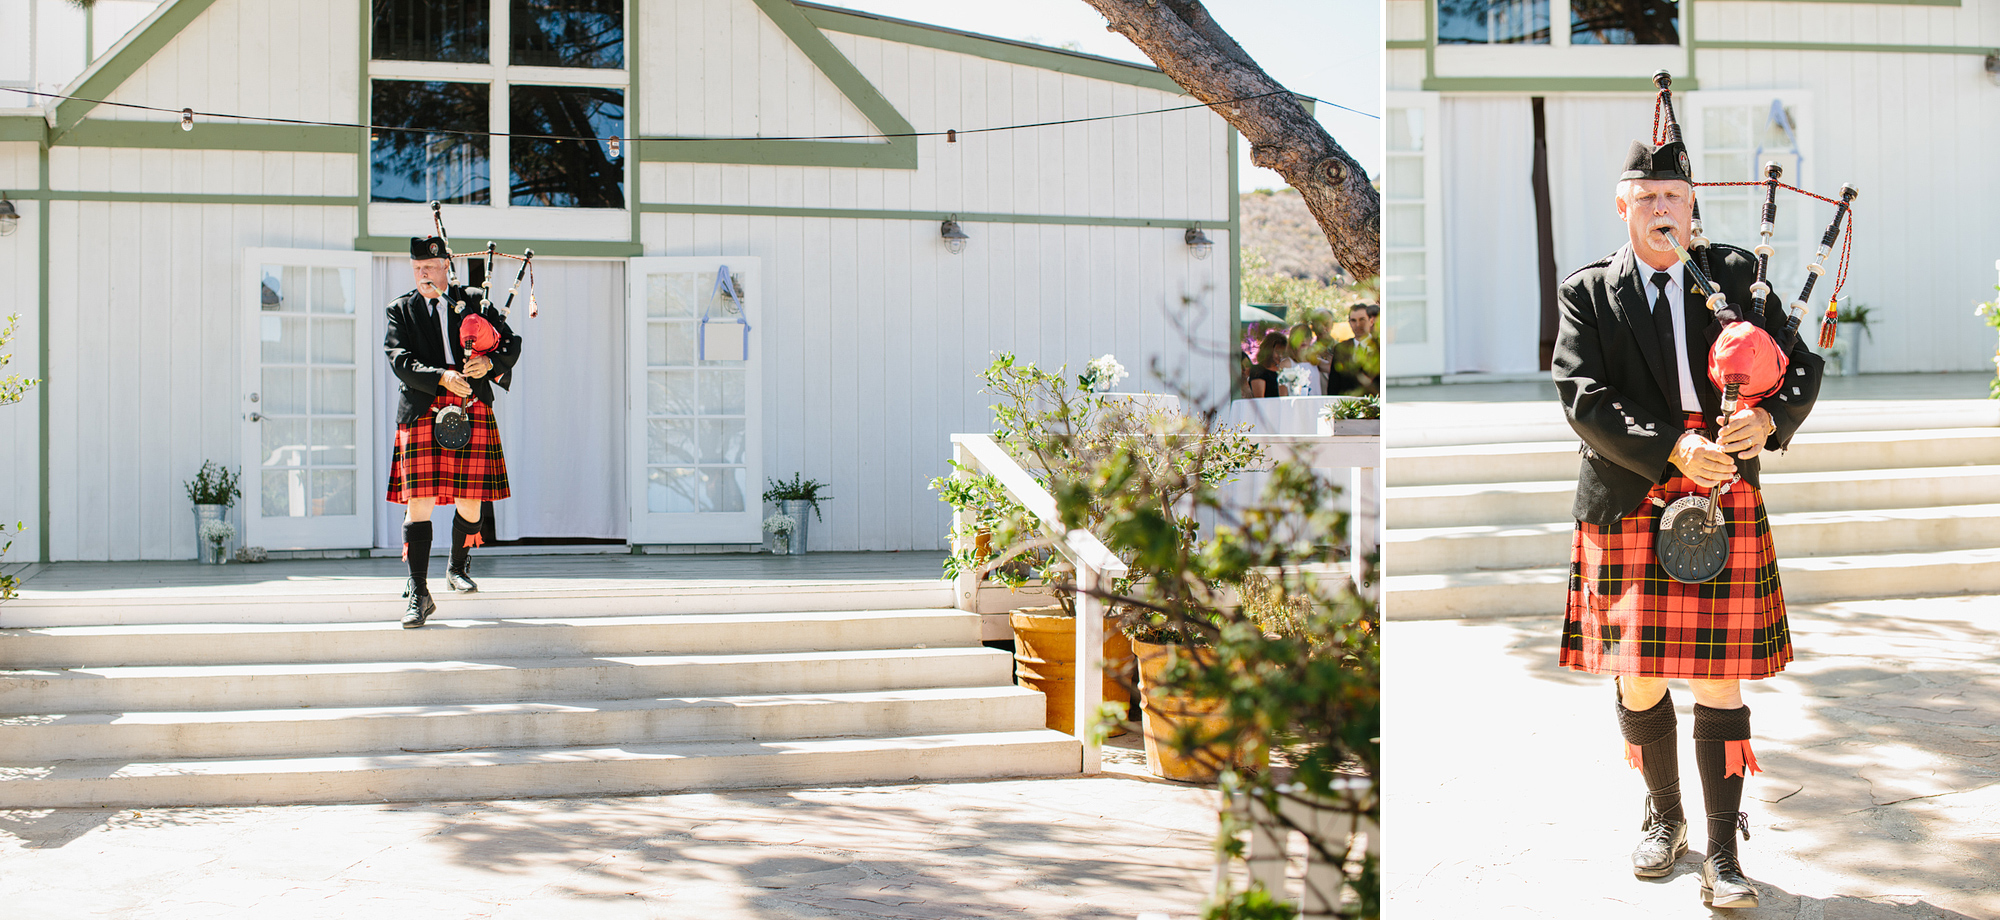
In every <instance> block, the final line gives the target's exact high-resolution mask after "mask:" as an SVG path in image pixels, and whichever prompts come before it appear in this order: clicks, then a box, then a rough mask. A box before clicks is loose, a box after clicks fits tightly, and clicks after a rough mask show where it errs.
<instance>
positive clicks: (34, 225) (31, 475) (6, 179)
mask: <svg viewBox="0 0 2000 920" xmlns="http://www.w3.org/2000/svg"><path fill="white" fill-rule="evenodd" d="M40 184H41V149H40V147H38V146H37V145H35V144H20V143H8V144H0V190H5V191H15V190H19V189H32V188H35V187H37V186H38V185H40ZM12 200H13V201H14V209H15V210H16V211H18V212H20V215H21V222H20V223H19V224H18V225H17V226H16V228H15V231H14V235H12V236H7V237H0V328H4V327H5V326H6V323H7V317H8V316H12V315H19V316H20V318H21V319H20V323H19V325H17V326H16V327H15V328H14V338H13V340H12V341H10V342H8V343H7V344H6V345H5V346H4V347H0V354H8V355H12V356H13V358H12V359H11V360H10V361H9V362H8V364H7V367H6V368H5V369H4V370H0V377H6V376H10V375H13V376H19V377H21V378H22V379H34V378H36V377H42V376H45V375H44V374H43V373H42V368H41V366H40V361H39V356H38V347H37V343H38V341H39V338H40V335H41V333H40V329H41V326H40V309H41V308H40V303H41V300H40V297H41V278H42V266H41V257H40V247H41V242H40V241H41V223H40V217H39V215H40V204H39V203H38V202H35V201H28V200H22V199H19V198H15V199H12ZM39 400H40V395H39V394H38V393H37V392H36V391H33V390H30V391H29V392H28V394H27V396H26V397H25V398H23V399H22V400H21V401H20V402H18V403H15V404H13V405H10V406H0V525H4V526H5V527H6V528H7V533H8V536H9V537H13V538H14V547H13V548H12V549H10V550H8V551H7V555H5V556H0V564H5V563H16V562H32V561H34V560H35V558H36V554H37V551H38V547H39V545H40V540H41V535H40V534H38V533H36V532H35V531H34V529H33V528H34V527H35V526H36V523H37V522H36V518H37V517H38V515H39V511H40V507H41V505H40V502H41V490H42V470H41V457H40V453H39V446H40V443H41V406H40V402H39ZM17 521H26V522H28V525H29V528H30V529H29V531H28V532H27V533H24V534H20V535H18V536H17V535H15V534H14V524H15V522H17ZM5 539H6V538H0V542H4V540H5Z"/></svg>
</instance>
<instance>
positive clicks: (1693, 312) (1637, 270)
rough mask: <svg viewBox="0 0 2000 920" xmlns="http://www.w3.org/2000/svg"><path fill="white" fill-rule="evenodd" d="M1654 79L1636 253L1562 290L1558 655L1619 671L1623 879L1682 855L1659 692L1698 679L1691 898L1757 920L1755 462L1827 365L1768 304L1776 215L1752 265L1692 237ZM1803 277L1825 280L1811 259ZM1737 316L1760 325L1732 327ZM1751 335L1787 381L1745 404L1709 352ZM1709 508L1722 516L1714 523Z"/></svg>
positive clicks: (1770, 669) (1634, 230)
mask: <svg viewBox="0 0 2000 920" xmlns="http://www.w3.org/2000/svg"><path fill="white" fill-rule="evenodd" d="M1655 79H1656V81H1659V83H1660V87H1661V97H1660V98H1661V102H1662V103H1663V104H1664V105H1665V106H1666V107H1667V116H1668V117H1667V122H1668V126H1669V128H1670V132H1669V135H1668V137H1666V138H1665V139H1664V142H1662V140H1663V139H1662V138H1661V137H1659V136H1655V137H1654V138H1653V142H1652V143H1647V142H1643V141H1634V142H1633V144H1632V147H1631V150H1630V152H1629V154H1628V155H1627V157H1626V160H1625V163H1624V171H1623V173H1622V174H1621V175H1620V177H1619V181H1618V185H1617V200H1616V203H1615V207H1616V209H1617V212H1618V216H1619V218H1620V219H1621V220H1623V221H1624V222H1625V225H1626V230H1627V235H1628V240H1627V242H1626V244H1625V245H1624V246H1622V247H1621V248H1620V249H1619V250H1618V251H1617V252H1615V253H1612V254H1611V255H1610V256H1607V257H1605V258H1603V259H1600V260H1598V261H1597V262H1594V263H1592V264H1590V265H1587V266H1585V267H1584V268H1582V269H1580V270H1578V271H1577V272H1576V273H1575V274H1573V275H1571V276H1570V277H1569V278H1568V279H1567V280H1566V281H1564V282H1563V284H1562V286H1561V288H1560V291H1559V303H1560V325H1559V331H1558V334H1557V340H1556V346H1555V352H1554V357H1553V361H1552V365H1553V373H1554V377H1555V382H1556V386H1557V389H1558V390H1559V391H1560V394H1561V397H1562V402H1563V411H1564V413H1565V415H1566V416H1567V418H1568V419H1569V422H1570V425H1571V427H1572V428H1573V429H1575V431H1576V433H1577V435H1578V436H1579V437H1580V438H1581V439H1582V441H1583V446H1582V454H1583V459H1582V464H1581V470H1580V472H1579V475H1578V479H1577V489H1576V500H1575V505H1574V508H1573V514H1574V516H1575V518H1576V522H1577V523H1576V530H1575V533H1574V536H1573V539H1572V544H1571V556H1570V578H1569V591H1568V601H1567V604H1566V609H1565V613H1564V623H1563V635H1562V647H1561V651H1560V653H1559V654H1560V662H1561V664H1562V665H1563V666H1564V667H1567V668H1572V669H1576V670H1580V671H1588V672H1591V673H1598V674H1611V675H1615V677H1614V680H1615V683H1616V688H1617V694H1616V696H1617V699H1616V702H1615V705H1616V708H1617V717H1618V725H1619V729H1620V732H1621V734H1622V735H1623V737H1624V740H1625V755H1626V759H1627V762H1628V763H1629V764H1630V765H1631V766H1633V767H1635V768H1637V769H1638V770H1639V771H1640V773H1641V775H1642V777H1643V778H1644V780H1645V785H1646V792H1647V794H1646V802H1645V809H1644V816H1643V818H1642V823H1641V833H1642V836H1641V839H1640V842H1639V844H1638V846H1637V848H1636V849H1635V850H1634V851H1633V854H1632V871H1633V873H1634V874H1635V875H1638V876H1640V877H1643V878H1658V877H1663V876H1666V875H1669V874H1670V873H1672V871H1673V867H1674V863H1675V860H1676V859H1677V858H1678V857H1679V856H1680V855H1681V854H1682V853H1684V852H1686V851H1687V848H1688V820H1687V817H1686V813H1685V810H1684V809H1683V807H1682V804H1681V789H1680V777H1679V769H1680V768H1679V760H1678V753H1677V749H1676V739H1675V735H1676V720H1677V717H1676V715H1675V710H1674V704H1673V698H1672V696H1671V695H1670V693H1669V692H1668V689H1667V680H1668V679H1669V678H1683V679H1686V680H1687V681H1688V682H1689V685H1690V689H1691V690H1692V691H1693V695H1694V702H1695V705H1694V729H1693V738H1694V746H1695V764H1696V770H1697V773H1698V774H1699V776H1700V779H1701V786H1702V814H1703V815H1704V817H1705V827H1706V833H1707V849H1706V853H1705V858H1704V859H1703V861H1702V865H1701V869H1700V872H1701V894H1702V900H1703V902H1704V903H1706V904H1709V905H1711V906H1713V907H1717V908H1743V907H1755V906H1756V905H1757V889H1756V887H1755V886H1754V885H1752V884H1751V883H1750V882H1749V880H1748V879H1747V878H1745V876H1744V873H1743V869H1742V863H1741V861H1740V859H1739V856H1738V852H1737V846H1736V834H1737V833H1738V832H1739V831H1740V832H1741V833H1742V835H1743V838H1744V839H1746V840H1747V839H1748V837H1749V823H1748V818H1747V816H1746V815H1745V814H1744V813H1743V812H1742V811H1741V810H1740V808H1741V804H1742V796H1743V783H1744V780H1745V779H1746V777H1747V776H1748V775H1749V774H1751V773H1755V772H1758V766H1757V762H1756V756H1755V754H1754V752H1753V751H1752V750H1751V746H1750V737H1751V734H1750V710H1749V708H1748V707H1747V706H1745V705H1744V702H1743V695H1742V685H1741V682H1742V681H1745V680H1759V679H1762V678H1766V677H1770V676H1771V675H1773V674H1776V673H1778V672H1779V671H1780V670H1782V669H1783V668H1784V667H1785V665H1786V663H1787V662H1790V661H1791V660H1792V655H1793V652H1792V641H1791V634H1790V631H1789V628H1788V625H1787V622H1786V617H1785V600H1784V593H1783V590H1782V588H1781V587H1780V585H1779V580H1778V563H1777V554H1776V550H1775V548H1774V547H1773V545H1772V541H1771V528H1770V524H1769V522H1768V520H1767V519H1766V516H1765V511H1764V501H1763V497H1762V493H1761V492H1760V491H1759V488H1758V462H1757V456H1758V454H1760V453H1762V452H1764V451H1767V450H1781V449H1783V448H1784V447H1785V446H1786V445H1787V444H1789V443H1790V441H1791V439H1792V436H1793V435H1794V434H1795V433H1796V432H1798V430H1799V428H1800V426H1801V425H1803V424H1804V423H1805V421H1806V417H1807V415H1808V414H1809V413H1810V412H1811V411H1812V408H1813V404H1814V402H1815V401H1816V400H1817V398H1818V395H1819V387H1820V380H1821V374H1822V371H1823V362H1822V360H1821V358H1820V357H1819V356H1818V355H1815V354H1813V353H1812V352H1811V351H1810V350H1809V349H1807V347H1806V345H1805V343H1804V342H1802V341H1799V340H1798V339H1797V338H1796V336H1795V331H1796V329H1797V326H1796V320H1794V321H1793V323H1792V324H1791V325H1790V327H1789V328H1788V325H1787V322H1786V316H1785V313H1784V311H1783V310H1781V309H1772V310H1769V311H1765V310H1763V309H1762V307H1763V303H1764V301H1765V299H1766V298H1767V297H1768V293H1769V285H1768V283H1767V281H1766V277H1765V271H1766V267H1767V264H1768V257H1769V250H1770V247H1769V233H1770V219H1771V218H1770V215H1771V213H1772V209H1771V208H1770V207H1769V206H1767V208H1766V211H1765V213H1766V222H1765V226H1764V232H1765V238H1764V245H1760V246H1759V247H1758V251H1757V252H1756V253H1754V254H1753V253H1752V252H1750V251H1747V250H1744V249H1740V248H1737V247H1734V246H1725V245H1722V244H1719V243H1715V244H1711V243H1708V242H1707V240H1705V239H1703V238H1702V237H1701V231H1700V222H1699V209H1698V207H1697V204H1696V199H1695V184H1694V179H1693V177H1692V175H1691V174H1690V171H1689V168H1688V158H1687V151H1686V148H1685V147H1684V146H1683V145H1682V143H1681V141H1680V137H1679V128H1678V126H1677V125H1676V124H1674V122H1673V116H1672V107H1671V97H1670V95H1669V94H1668V91H1667V83H1666V80H1665V75H1664V74H1662V75H1660V76H1658V77H1656V78H1655ZM1771 169H1772V171H1773V172H1772V176H1773V178H1772V180H1771V181H1772V182H1773V183H1775V181H1776V180H1775V175H1776V172H1775V170H1776V167H1775V166H1774V167H1772V168H1771ZM1848 198H1849V200H1851V198H1852V196H1851V195H1850V196H1848ZM1844 211H1845V206H1844V205H1842V212H1843V213H1844ZM1689 247H1692V248H1696V249H1697V251H1700V252H1702V253H1703V257H1702V259H1701V261H1704V262H1706V263H1707V264H1706V266H1705V268H1704V267H1701V266H1698V265H1697V264H1696V263H1695V262H1694V261H1692V260H1690V258H1689V256H1688V254H1687V249H1688V248H1689ZM1821 260H1822V261H1823V260H1824V256H1823V255H1822V257H1821ZM1813 268H1814V270H1815V277H1816V276H1817V273H1818V271H1819V270H1820V265H1819V263H1818V262H1816V263H1815V264H1814V266H1813ZM1810 290H1811V289H1810V287H1808V288H1807V291H1806V293H1804V294H1802V295H1801V296H1800V300H1801V301H1804V300H1806V299H1808V298H1809V297H1810ZM1745 305H1754V307H1755V309H1752V310H1744V309H1742V308H1743V307H1744V306H1745ZM1793 306H1794V308H1796V309H1803V308H1802V307H1801V306H1800V305H1799V304H1797V303H1795V304H1793ZM1744 322H1747V323H1752V324H1755V328H1754V329H1753V328H1750V327H1744V328H1741V329H1736V328H1734V327H1735V326H1737V325H1739V324H1741V323H1744ZM1725 326H1729V327H1731V329H1732V332H1731V334H1730V335H1727V336H1725V335H1724V329H1725ZM1743 334H1750V335H1755V336H1758V337H1759V339H1758V342H1759V344H1758V347H1760V348H1763V347H1765V346H1764V345H1763V344H1761V343H1763V342H1765V341H1767V340H1766V339H1763V338H1762V337H1763V336H1765V335H1766V334H1768V336H1769V339H1768V341H1769V342H1771V343H1782V344H1773V345H1772V346H1771V347H1769V348H1766V351H1767V352H1768V354H1766V355H1765V356H1764V357H1765V358H1766V360H1767V362H1768V363H1770V364H1772V365H1775V366H1776V367H1778V368H1780V370H1779V371H1778V372H1777V376H1778V377H1779V379H1780V382H1779V383H1777V384H1776V385H1775V388H1774V389H1771V390H1769V391H1768V392H1760V393H1756V394H1739V393H1738V392H1737V386H1736V384H1735V383H1734V380H1735V378H1730V380H1731V383H1730V385H1729V386H1727V387H1725V386H1723V383H1722V378H1721V377H1720V376H1719V375H1718V372H1717V371H1716V370H1714V369H1713V367H1712V360H1713V357H1712V355H1711V346H1712V345H1713V344H1714V343H1716V342H1717V340H1718V339H1723V340H1724V341H1725V343H1733V342H1736V341H1737V340H1739V339H1743V338H1744V335H1743ZM1729 347H1730V346H1729V344H1725V346H1724V348H1723V349H1722V350H1723V351H1726V350H1727V349H1728V348H1729ZM1739 395H1743V396H1752V395H1754V396H1756V397H1761V401H1755V402H1754V404H1753V401H1752V400H1750V399H1742V400H1739V399H1738V397H1739ZM1703 496H1707V497H1706V498H1703ZM1690 499H1695V500H1694V501H1693V502H1692V504H1693V505H1696V506H1698V508H1697V509H1696V511H1695V513H1694V514H1693V515H1692V516H1690V517H1688V518H1687V519H1685V520H1683V521H1681V522H1680V524H1681V528H1680V532H1678V533H1677V532H1676V531H1675V529H1674V525H1672V524H1668V525H1667V528H1666V530H1662V520H1663V517H1666V518H1672V517H1673V516H1674V515H1673V514H1672V509H1674V508H1675V507H1676V504H1677V503H1680V505H1679V507H1683V508H1685V507H1688V505H1689V504H1690ZM1711 514H1713V515H1714V517H1713V518H1712V520H1713V521H1715V523H1713V524H1709V523H1706V522H1708V521H1709V520H1711ZM1704 529H1706V530H1707V535H1708V536H1710V537H1713V538H1714V539H1713V540H1712V541H1710V542H1707V543H1705V544H1700V545H1698V546H1697V547H1696V549H1697V550H1699V551H1700V552H1710V551H1712V561H1713V562H1714V566H1712V567H1711V568H1710V569H1708V570H1707V571H1703V572H1701V573H1700V574H1696V575H1689V574H1686V571H1685V570H1684V569H1683V568H1682V567H1681V566H1679V565H1676V564H1674V563H1676V562H1678V561H1681V557H1682V556H1685V555H1687V553H1685V552H1683V551H1684V550H1686V549H1687V547H1686V546H1670V545H1669V544H1673V543H1675V542H1676V541H1678V540H1679V539H1680V538H1681V537H1683V536H1686V535H1688V534H1692V535H1693V536H1694V537H1695V538H1699V537H1701V536H1702V535H1703V531H1704ZM1696 542H1697V543H1699V541H1698V540H1697V541H1696ZM1663 549H1664V550H1665V555H1664V556H1663V555H1662V551H1663ZM1676 553H1680V556H1676V555H1675V554H1676ZM1668 557H1673V558H1668ZM1663 560H1664V561H1665V564H1663ZM1695 568H1700V567H1699V566H1696V567H1695Z"/></svg>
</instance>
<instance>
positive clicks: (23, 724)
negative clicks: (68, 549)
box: [0, 685, 1044, 766]
mask: <svg viewBox="0 0 2000 920" xmlns="http://www.w3.org/2000/svg"><path fill="white" fill-rule="evenodd" d="M1043 717H1044V707H1043V703H1042V695H1041V694H1040V693H1037V692H1035V691H1032V690H1025V689H1022V688H1019V687H1014V686H1011V685H1008V686H993V687H968V688H932V689H915V690H880V691H865V692H847V693H792V694H764V695H751V696H691V697H669V698H660V699H638V700H627V699H615V700H562V701H533V702H502V703H453V704H434V705H424V706H377V707H350V708H339V707H313V708H309V709H262V710H250V711H242V712H82V713H51V714H38V715H17V716H8V717H0V764H5V765H12V766H33V765H36V764H50V763H57V762H61V761H72V760H123V761H145V760H193V759H234V758H246V757H307V756H332V755H353V754H359V753H363V752H371V751H373V752H382V753H387V754H396V753H413V752H427V751H428V752H436V751H457V750H467V749H472V748H495V747H503V748H511V747H592V746H602V745H615V744H628V743H653V742H664V741H675V742H681V741H733V740H741V741H751V740H760V739H766V740H768V739H775V738H786V739H801V738H831V737H840V736H862V735H930V734H948V733H950V732H954V731H958V730H961V729H965V728H967V727H973V726H976V727H978V728H979V729H982V730H985V731H1015V730H1027V729H1034V728H1040V727H1042V720H1043Z"/></svg>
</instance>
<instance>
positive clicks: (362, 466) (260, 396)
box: [241, 249, 377, 549]
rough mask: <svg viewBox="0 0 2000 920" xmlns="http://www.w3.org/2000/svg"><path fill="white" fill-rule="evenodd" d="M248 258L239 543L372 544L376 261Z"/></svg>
mask: <svg viewBox="0 0 2000 920" xmlns="http://www.w3.org/2000/svg"><path fill="white" fill-rule="evenodd" d="M243 262H244V286H243V294H242V295H241V296H242V297H243V316H244V320H245V323H246V325H247V328H246V330H245V334H244V349H243V358H242V360H243V380H244V381H245V383H246V386H245V407H246V408H245V412H244V414H243V419H244V424H243V453H242V457H243V480H242V481H243V522H244V530H245V533H244V539H243V543H244V545H246V546H262V547H265V548H267V549H346V548H367V547H371V546H373V545H374V543H375V539H374V510H375V495H376V491H377V486H376V483H375V468H374V464H373V462H372V459H373V457H374V451H375V439H374V424H373V422H374V418H373V413H372V411H371V406H372V405H373V403H372V394H373V384H372V381H371V379H370V378H371V377H372V374H370V373H369V371H370V369H371V367H372V364H371V361H370V356H372V354H373V350H372V348H371V344H372V343H371V342H370V341H369V338H370V334H371V332H372V331H373V329H374V324H373V323H371V322H370V321H369V318H368V314H367V313H366V312H364V310H365V307H364V304H365V303H366V301H365V297H366V296H367V294H366V292H368V291H369V290H371V289H372V288H371V287H370V285H369V278H368V270H369V255H368V254H367V253H361V252H329V251H323V250H307V249H249V250H245V252H244V258H243Z"/></svg>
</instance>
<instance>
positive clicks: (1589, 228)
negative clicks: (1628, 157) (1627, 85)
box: [1547, 96, 1653, 277]
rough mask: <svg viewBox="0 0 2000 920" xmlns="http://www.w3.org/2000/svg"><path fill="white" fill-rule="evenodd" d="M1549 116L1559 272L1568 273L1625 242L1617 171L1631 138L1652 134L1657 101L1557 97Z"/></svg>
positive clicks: (1551, 193)
mask: <svg viewBox="0 0 2000 920" xmlns="http://www.w3.org/2000/svg"><path fill="white" fill-rule="evenodd" d="M1547 116H1548V135H1549V179H1550V181H1549V204H1550V205H1551V207H1552V210H1553V211H1554V212H1555V225H1556V274H1557V275H1558V276H1560V277H1568V276H1569V274H1570V273H1571V272H1574V271H1576V270H1577V269H1579V268H1582V267H1583V266H1585V265H1588V264H1590V263H1592V262H1595V261H1597V260H1598V259H1601V258H1603V257H1604V256H1606V255H1609V254H1610V253H1612V252H1614V251H1616V250H1617V249H1618V247H1619V246H1622V245H1624V244H1625V241H1626V233H1625V224H1624V222H1623V221H1620V220H1619V219H1618V212H1617V210H1616V206H1615V205H1614V204H1613V200H1614V199H1615V198H1616V191H1617V186H1618V173H1619V171H1620V169H1621V167H1622V166H1623V165H1624V162H1625V153H1626V151H1628V150H1630V149H1631V147H1632V142H1633V141H1635V140H1636V141H1648V142H1650V140H1651V138H1652V136H1653V100H1652V97H1650V96H1636V97H1631V98H1611V97H1602V96H1597V97H1590V96H1586V97H1572V98H1566V97H1560V96H1552V97H1549V101H1548V108H1547Z"/></svg>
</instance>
